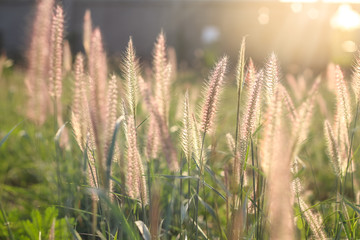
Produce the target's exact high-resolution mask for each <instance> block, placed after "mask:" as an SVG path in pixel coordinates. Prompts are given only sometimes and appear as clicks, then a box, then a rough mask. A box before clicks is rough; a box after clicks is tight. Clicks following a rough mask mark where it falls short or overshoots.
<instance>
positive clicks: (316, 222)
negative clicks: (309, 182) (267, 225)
mask: <svg viewBox="0 0 360 240" xmlns="http://www.w3.org/2000/svg"><path fill="white" fill-rule="evenodd" d="M298 161H299V159H298V158H297V157H295V159H294V162H293V164H292V168H291V171H292V173H293V175H294V176H296V177H295V178H294V180H293V181H292V187H293V191H294V193H295V197H296V199H297V203H298V204H299V208H300V211H301V212H303V214H304V216H305V219H306V221H307V222H308V224H309V226H310V229H311V231H312V232H313V234H314V235H315V239H326V234H325V231H324V229H323V227H322V226H321V223H322V222H323V220H322V218H321V216H320V215H319V217H318V216H317V214H316V213H313V212H312V211H311V210H310V209H309V207H308V206H307V204H306V203H305V201H304V200H303V199H302V197H301V195H300V194H301V191H302V189H303V187H302V184H301V180H300V178H299V177H298V176H297V174H298V172H299V169H298Z"/></svg>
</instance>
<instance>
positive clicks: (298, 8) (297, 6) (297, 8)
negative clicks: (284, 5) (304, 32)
mask: <svg viewBox="0 0 360 240" xmlns="http://www.w3.org/2000/svg"><path fill="white" fill-rule="evenodd" d="M290 8H291V10H292V11H293V12H294V13H299V12H301V11H302V3H299V2H295V3H292V4H291V6H290Z"/></svg>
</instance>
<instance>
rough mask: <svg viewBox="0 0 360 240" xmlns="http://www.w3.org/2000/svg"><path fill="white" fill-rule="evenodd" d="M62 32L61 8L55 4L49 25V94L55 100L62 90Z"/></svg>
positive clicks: (62, 15)
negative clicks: (50, 24)
mask: <svg viewBox="0 0 360 240" xmlns="http://www.w3.org/2000/svg"><path fill="white" fill-rule="evenodd" d="M63 32H64V13H63V9H62V7H60V6H56V9H55V13H54V15H53V18H52V26H51V41H50V59H49V60H50V61H49V62H50V74H49V75H50V76H49V91H50V95H51V96H52V97H54V98H55V99H56V100H57V101H58V99H60V97H61V92H62V70H63V67H62V64H63V38H64V36H63V34H64V33H63Z"/></svg>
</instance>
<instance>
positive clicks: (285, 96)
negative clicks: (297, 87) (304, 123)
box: [279, 84, 297, 122]
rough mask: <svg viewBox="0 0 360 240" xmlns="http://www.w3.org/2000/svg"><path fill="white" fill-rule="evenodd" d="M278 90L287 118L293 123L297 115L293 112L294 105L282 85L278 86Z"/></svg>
mask: <svg viewBox="0 0 360 240" xmlns="http://www.w3.org/2000/svg"><path fill="white" fill-rule="evenodd" d="M279 90H280V93H281V96H282V99H283V101H284V103H285V106H286V108H287V110H288V113H289V117H290V119H291V121H292V122H295V119H297V113H296V111H295V107H294V103H293V101H292V99H291V97H290V95H289V93H288V91H287V90H286V88H285V87H284V86H283V85H281V84H279Z"/></svg>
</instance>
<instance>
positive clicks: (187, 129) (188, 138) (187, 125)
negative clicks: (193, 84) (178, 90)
mask: <svg viewBox="0 0 360 240" xmlns="http://www.w3.org/2000/svg"><path fill="white" fill-rule="evenodd" d="M183 112H184V117H183V121H182V131H181V137H180V140H181V146H182V149H183V151H184V153H185V157H186V160H187V161H188V162H191V155H192V152H193V137H192V131H193V130H192V129H193V126H192V119H191V115H190V106H189V92H188V91H186V93H185V99H184V109H183Z"/></svg>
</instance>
